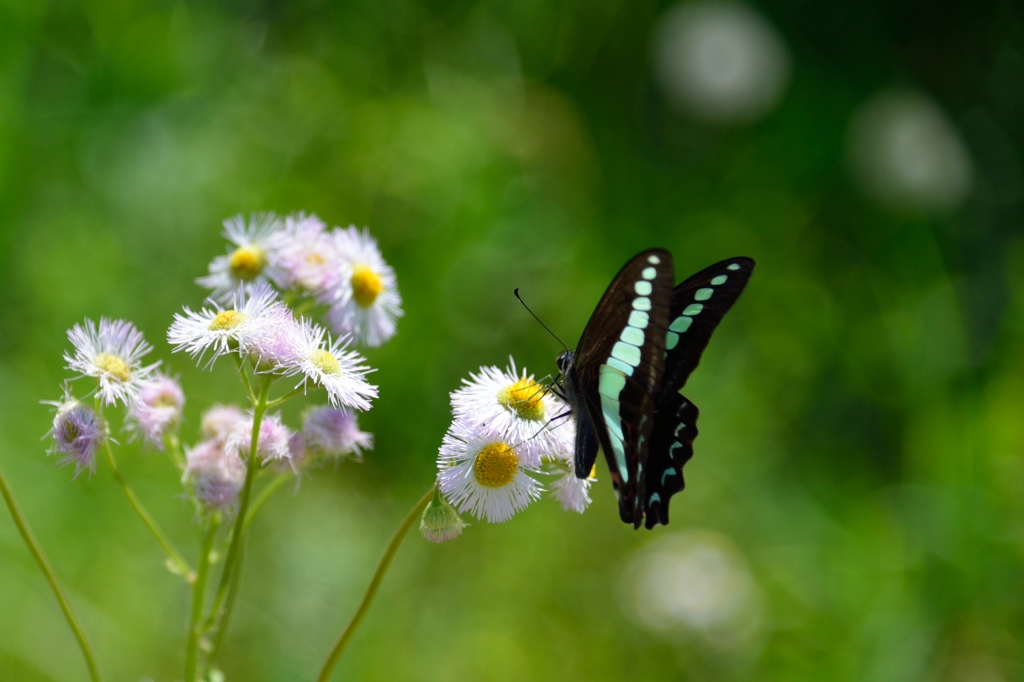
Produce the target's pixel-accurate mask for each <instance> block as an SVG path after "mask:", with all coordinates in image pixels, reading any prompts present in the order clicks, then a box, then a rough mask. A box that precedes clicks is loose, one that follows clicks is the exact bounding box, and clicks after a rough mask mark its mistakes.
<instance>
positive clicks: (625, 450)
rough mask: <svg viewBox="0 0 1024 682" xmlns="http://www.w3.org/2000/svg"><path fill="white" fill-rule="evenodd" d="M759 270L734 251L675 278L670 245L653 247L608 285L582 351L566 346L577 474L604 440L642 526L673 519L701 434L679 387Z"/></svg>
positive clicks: (617, 483)
mask: <svg viewBox="0 0 1024 682" xmlns="http://www.w3.org/2000/svg"><path fill="white" fill-rule="evenodd" d="M753 271H754V261H753V260H752V259H750V258H743V257H739V258H730V259H728V260H724V261H722V262H720V263H715V264H714V265H712V266H711V267H708V268H705V269H704V270H701V271H700V272H698V273H697V274H696V275H693V276H692V277H689V278H688V279H686V280H685V281H684V282H682V283H681V284H679V285H678V286H673V282H674V281H675V275H674V272H673V268H672V254H671V253H669V252H668V251H666V250H664V249H648V250H647V251H644V252H643V253H640V254H638V255H636V256H634V257H633V258H632V259H630V261H629V262H628V263H626V265H625V266H624V267H623V268H622V270H620V271H619V274H617V275H616V276H615V279H613V280H612V283H611V284H610V285H608V289H607V291H605V292H604V296H602V297H601V302H600V303H598V304H597V308H596V309H595V310H594V313H593V315H591V316H590V321H589V322H588V323H587V326H586V328H584V330H583V336H582V337H581V338H580V342H579V345H578V346H577V347H576V351H575V352H573V351H570V350H566V351H564V352H563V353H561V354H559V356H558V360H557V363H558V370H559V372H560V375H561V376H560V377H559V381H558V384H557V385H556V389H555V390H556V391H557V392H558V393H559V395H560V396H561V397H562V398H563V399H564V400H565V402H566V403H567V404H568V406H569V409H570V412H571V414H572V416H573V418H575V420H576V427H577V428H576V449H575V461H574V466H575V469H576V476H577V477H578V478H586V477H588V476H589V475H590V473H591V471H592V470H593V467H594V461H595V460H596V459H597V451H598V449H599V448H600V450H602V451H603V452H604V455H605V459H606V460H607V461H608V468H609V469H610V471H611V478H612V485H613V486H614V487H615V492H616V494H617V495H618V498H619V515H620V516H621V517H622V520H623V521H625V522H626V523H631V524H633V527H634V528H639V527H640V524H641V523H645V525H646V527H647V528H648V529H650V528H654V526H656V525H657V524H659V523H661V524H667V523H668V503H669V499H670V498H671V497H672V496H673V495H674V494H676V493H677V492H679V491H680V490H682V489H683V486H684V482H683V465H684V464H686V462H687V461H689V459H690V458H691V457H692V456H693V440H694V438H696V437H697V415H698V413H699V411H698V410H697V406H696V405H694V404H693V403H692V402H691V401H690V400H689V399H688V398H686V397H684V396H683V395H682V394H681V393H680V389H682V388H683V385H684V384H686V380H687V378H688V377H689V376H690V373H691V372H693V370H694V368H696V367H697V363H699V362H700V356H701V354H702V353H703V352H704V348H705V347H706V346H707V345H708V341H709V340H710V339H711V334H712V333H713V332H714V331H715V328H716V327H717V326H718V323H719V322H720V321H721V320H722V317H723V316H724V315H725V314H726V313H727V312H729V309H730V308H732V305H733V303H735V302H736V299H737V298H739V296H740V294H741V293H743V289H744V287H746V285H747V281H748V280H749V279H750V275H751V273H753ZM645 519H646V521H645Z"/></svg>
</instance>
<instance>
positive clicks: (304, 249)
mask: <svg viewBox="0 0 1024 682" xmlns="http://www.w3.org/2000/svg"><path fill="white" fill-rule="evenodd" d="M279 235H280V238H279V240H278V241H277V247H278V248H277V254H278V259H277V260H278V264H279V270H280V272H281V275H280V278H279V279H277V280H275V283H276V284H277V285H278V286H279V287H281V288H282V289H291V288H295V289H303V290H306V291H309V292H312V293H314V294H317V295H320V294H323V293H324V292H326V291H327V290H328V289H329V288H330V287H331V285H332V284H333V282H334V281H335V280H336V279H337V273H338V268H337V254H336V250H335V248H334V240H333V239H331V236H330V235H329V234H328V233H327V226H326V225H325V224H324V222H323V221H322V220H320V218H318V217H317V216H315V215H308V216H307V215H306V214H305V213H301V212H300V213H297V214H294V213H293V214H292V215H290V216H288V217H286V218H285V219H284V229H283V230H282V231H281V232H280V233H279Z"/></svg>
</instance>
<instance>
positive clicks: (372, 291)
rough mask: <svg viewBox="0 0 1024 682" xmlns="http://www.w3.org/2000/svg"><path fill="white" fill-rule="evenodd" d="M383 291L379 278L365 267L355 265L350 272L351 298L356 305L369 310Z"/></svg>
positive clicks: (382, 284)
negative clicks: (354, 300)
mask: <svg viewBox="0 0 1024 682" xmlns="http://www.w3.org/2000/svg"><path fill="white" fill-rule="evenodd" d="M382 291H384V283H383V282H381V281H380V276H379V275H378V274H377V273H376V272H374V271H373V270H371V269H370V268H368V267H367V266H365V265H357V266H356V267H355V268H354V269H353V270H352V297H353V298H354V299H356V303H358V304H359V305H360V306H362V307H364V308H369V307H370V306H371V305H373V302H374V301H376V300H377V297H378V296H380V292H382Z"/></svg>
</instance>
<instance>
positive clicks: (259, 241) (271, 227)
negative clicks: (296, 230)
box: [196, 213, 283, 303]
mask: <svg viewBox="0 0 1024 682" xmlns="http://www.w3.org/2000/svg"><path fill="white" fill-rule="evenodd" d="M280 229H281V220H280V218H278V217H277V216H276V215H274V214H273V213H254V214H253V215H251V216H249V223H248V224H246V222H245V217H244V216H241V215H237V216H234V217H232V218H228V219H227V220H225V221H224V237H225V238H226V239H227V240H228V241H230V242H231V243H232V244H234V248H231V249H230V250H229V251H228V253H227V254H226V255H223V256H217V257H216V258H214V259H213V261H211V263H210V274H209V275H206V276H205V277H200V278H199V279H197V280H196V284H198V285H199V286H203V287H206V288H207V289H212V292H211V294H210V296H211V297H212V298H214V299H216V300H218V301H220V302H222V303H228V302H229V301H231V300H232V299H233V298H234V297H235V295H236V293H237V292H238V291H239V290H240V289H243V288H244V287H245V286H246V285H247V284H252V283H255V282H256V281H259V280H261V279H270V280H271V281H275V282H276V281H277V280H278V279H279V278H280V277H281V276H282V274H283V273H282V270H281V267H280V265H279V263H278V254H277V249H278V241H279V239H280V237H279V230H280Z"/></svg>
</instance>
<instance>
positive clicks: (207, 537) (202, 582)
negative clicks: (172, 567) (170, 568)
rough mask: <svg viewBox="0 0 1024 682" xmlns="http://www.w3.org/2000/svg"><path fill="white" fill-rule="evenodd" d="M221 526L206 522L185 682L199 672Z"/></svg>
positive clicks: (194, 593) (187, 649)
mask: <svg viewBox="0 0 1024 682" xmlns="http://www.w3.org/2000/svg"><path fill="white" fill-rule="evenodd" d="M219 526H220V523H219V521H218V520H217V519H216V518H211V519H209V520H208V521H207V522H206V533H205V534H204V535H203V544H202V545H201V546H200V549H199V567H198V568H197V569H196V581H195V583H193V585H192V612H191V614H190V616H189V621H188V644H187V646H186V648H185V678H184V679H185V682H195V679H196V673H197V672H198V671H199V636H200V634H201V633H200V630H201V625H202V620H203V604H204V602H205V599H206V579H207V578H208V577H209V575H210V553H211V552H212V551H213V539H214V537H215V536H216V534H217V528H218V527H219Z"/></svg>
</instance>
